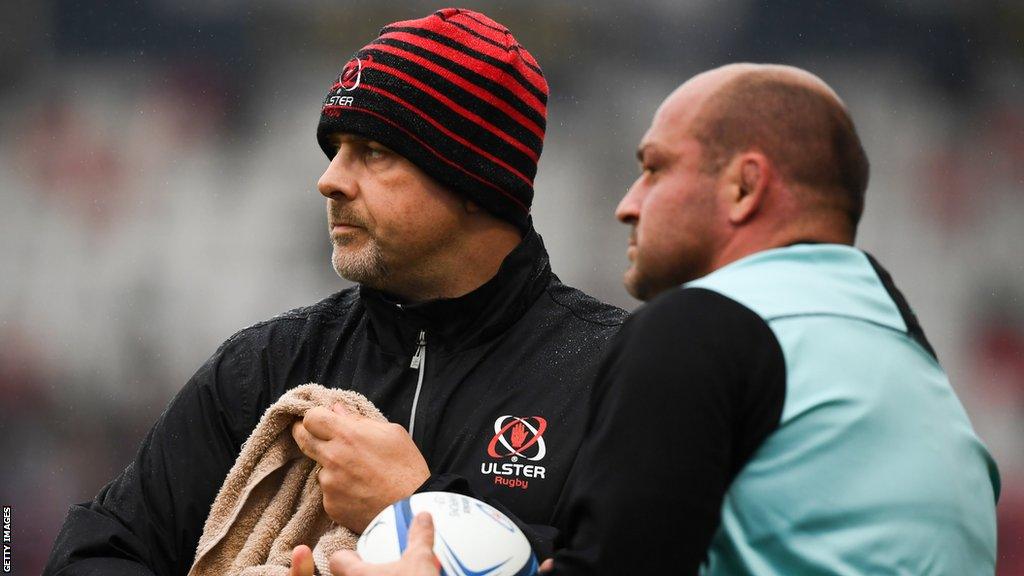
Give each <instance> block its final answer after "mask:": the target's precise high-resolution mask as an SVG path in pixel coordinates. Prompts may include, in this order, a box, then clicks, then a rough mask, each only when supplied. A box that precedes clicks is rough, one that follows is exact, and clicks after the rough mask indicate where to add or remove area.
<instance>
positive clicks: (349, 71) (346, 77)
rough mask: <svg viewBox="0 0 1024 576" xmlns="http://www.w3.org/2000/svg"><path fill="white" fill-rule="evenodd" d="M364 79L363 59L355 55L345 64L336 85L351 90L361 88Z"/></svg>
mask: <svg viewBox="0 0 1024 576" xmlns="http://www.w3.org/2000/svg"><path fill="white" fill-rule="evenodd" d="M362 80H363V61H362V60H360V59H359V57H358V56H357V57H355V58H353V59H351V60H349V61H348V64H345V68H344V70H342V71H341V76H338V83H337V84H336V85H335V86H336V88H338V89H340V90H344V91H346V92H351V91H353V90H355V89H356V88H359V83H360V82H362Z"/></svg>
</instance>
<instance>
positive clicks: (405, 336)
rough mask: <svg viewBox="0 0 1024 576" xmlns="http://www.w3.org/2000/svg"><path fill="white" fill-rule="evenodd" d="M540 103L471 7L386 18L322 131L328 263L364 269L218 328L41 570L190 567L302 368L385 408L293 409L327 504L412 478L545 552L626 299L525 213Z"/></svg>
mask: <svg viewBox="0 0 1024 576" xmlns="http://www.w3.org/2000/svg"><path fill="white" fill-rule="evenodd" d="M546 100H547V84H546V83H545V81H544V76H543V74H542V72H541V70H540V67H539V66H538V65H537V63H536V61H535V60H534V59H533V57H532V56H531V55H530V54H529V52H527V51H526V49H525V48H523V47H522V46H521V45H519V43H518V42H517V41H516V40H515V38H514V37H513V36H512V35H511V33H509V31H508V30H507V29H506V28H505V27H504V26H502V25H501V24H498V23H497V22H495V21H493V20H491V19H489V18H488V17H486V16H484V15H482V14H479V13H476V12H470V11H466V10H457V9H445V10H440V11H438V12H436V13H434V14H431V15H429V16H427V17H425V18H421V19H419V20H410V21H404V22H397V23H394V24H391V25H389V26H387V27H385V28H384V29H383V30H382V31H381V34H380V36H379V38H377V39H376V40H374V41H373V42H371V43H370V44H369V45H367V46H366V47H365V48H363V49H362V50H360V51H358V52H357V53H356V54H355V56H354V57H352V58H351V60H349V61H348V62H347V63H346V64H345V66H344V68H343V69H342V72H341V74H340V75H339V77H338V79H337V81H336V82H335V83H334V84H333V85H332V86H331V88H330V90H329V92H328V94H327V97H326V99H325V101H324V104H323V107H322V114H321V118H320V122H319V126H318V129H317V139H318V141H319V143H320V146H321V147H322V148H323V150H324V152H325V153H326V154H327V156H328V158H329V159H330V165H329V166H328V168H327V170H326V171H325V172H324V174H323V176H322V177H321V178H320V181H319V184H318V188H319V191H320V193H321V194H322V195H323V196H324V197H326V202H327V218H328V224H329V228H330V236H331V240H332V242H333V245H334V252H333V257H332V260H333V263H334V267H335V269H336V270H337V272H338V273H339V275H341V276H342V277H344V278H347V279H350V280H353V281H355V282H357V283H358V285H357V286H355V287H352V288H349V289H346V290H343V291H341V292H339V293H337V294H334V295H333V296H330V297H329V298H327V299H325V300H323V301H321V302H319V303H317V304H314V305H312V306H309V307H306V308H300V309H296V310H292V311H290V312H287V313H285V314H282V315H280V316H277V317H275V318H273V319H270V320H268V321H265V322H261V323H259V324H256V325H254V326H251V327H249V328H246V329H244V330H242V331H241V332H238V333H237V334H235V335H234V336H232V337H231V338H229V339H228V340H227V341H226V342H225V343H224V344H223V345H222V346H221V347H220V348H219V349H218V350H217V351H216V352H215V353H214V355H213V356H212V357H211V358H210V360H209V361H208V362H207V363H206V364H205V365H203V366H202V367H201V368H200V369H199V371H198V372H197V373H196V374H195V376H193V378H192V379H191V380H190V381H189V382H188V384H187V385H186V386H185V388H184V389H183V390H182V391H181V392H180V393H179V394H178V395H177V397H176V398H175V399H174V400H173V401H172V402H171V404H170V406H169V407H168V408H167V410H166V411H165V412H164V413H163V414H162V415H161V417H160V419H159V421H158V422H157V423H156V425H155V426H154V427H153V429H152V430H151V431H150V433H149V435H148V436H147V437H146V439H145V440H144V442H143V443H142V446H141V447H140V449H139V451H138V455H137V457H136V458H135V460H134V461H133V462H132V463H131V464H129V466H128V468H127V469H126V470H125V471H124V472H123V473H122V474H121V475H119V476H118V477H117V478H115V479H114V480H113V481H112V482H111V483H110V484H108V485H107V486H106V487H105V488H103V490H102V491H101V492H100V493H99V495H98V496H97V497H96V498H95V499H94V500H93V501H92V502H89V503H85V504H81V505H76V506H73V507H72V508H71V510H70V512H69V514H68V517H67V520H66V521H65V524H64V527H63V530H62V531H61V533H60V535H59V536H58V538H57V541H56V543H55V546H54V550H53V553H52V555H51V558H50V562H49V565H48V567H47V569H46V573H47V574H62V575H70V574H94V573H96V574H99V573H102V574H154V573H155V574H185V573H186V572H187V571H188V570H189V567H190V566H191V564H192V560H193V556H194V554H195V550H196V544H197V542H198V540H199V536H200V534H201V533H202V530H203V523H204V520H205V519H206V516H207V513H208V512H209V510H210V504H211V503H212V501H213V499H214V497H215V496H216V494H217V491H218V489H219V488H220V486H221V483H222V481H223V480H224V478H225V476H226V475H227V473H228V471H229V469H230V467H231V466H232V464H233V463H234V461H235V458H236V456H237V455H238V453H239V450H240V447H241V444H242V443H243V442H244V441H245V440H246V438H247V437H248V436H249V434H250V432H251V431H252V430H253V428H254V427H255V425H256V424H257V422H258V420H259V418H260V416H261V415H262V414H263V412H264V411H265V410H266V408H267V407H268V406H269V405H271V404H272V403H273V402H274V401H275V400H276V399H277V398H278V397H280V396H281V395H282V394H283V393H284V392H286V391H287V390H289V389H291V388H293V387H295V386H297V385H300V384H304V383H307V382H317V383H320V384H322V385H325V386H329V387H336V388H345V389H352V390H355V391H358V392H361V393H362V394H364V395H366V397H367V398H369V399H370V400H371V401H372V402H373V403H374V404H376V406H377V407H378V408H380V410H381V411H382V412H383V413H384V415H385V416H387V418H388V419H389V420H390V421H391V422H392V424H390V425H387V424H376V423H373V422H370V421H368V420H365V419H362V418H359V417H357V416H354V415H351V414H347V413H345V412H343V411H339V412H334V411H331V410H327V409H315V410H312V411H310V412H309V413H307V415H306V417H305V419H304V420H303V421H301V422H298V423H296V425H295V426H294V428H293V431H292V432H293V435H294V437H295V440H296V442H297V443H298V445H299V446H300V448H301V449H302V450H303V451H304V452H305V453H306V454H307V455H309V456H310V457H312V458H313V459H315V460H316V461H317V462H318V463H319V464H320V465H321V466H322V470H321V471H320V472H319V476H318V477H319V480H320V483H321V485H322V487H323V489H324V506H325V509H326V510H327V512H328V514H329V515H330V516H331V517H332V518H333V519H334V520H335V521H336V522H338V523H339V524H342V525H344V526H347V527H349V528H351V529H353V530H355V531H356V532H360V531H362V530H363V529H364V528H365V527H366V525H367V523H368V522H369V520H370V519H372V517H373V516H374V515H375V514H376V513H377V512H379V511H380V510H382V509H383V508H385V507H386V506H387V505H389V504H391V503H392V502H394V501H396V500H398V499H400V498H403V497H406V496H409V495H411V494H412V493H414V492H416V491H425V490H449V491H458V492H462V493H466V494H472V495H475V496H477V497H479V498H483V499H486V500H488V501H490V502H492V503H494V504H496V505H497V506H499V507H501V508H503V509H504V510H505V511H507V512H508V513H509V514H510V515H511V516H513V517H514V518H516V519H517V521H518V522H520V524H521V525H522V526H523V527H524V529H525V530H526V531H527V533H528V534H529V535H530V537H531V539H532V541H533V543H534V546H535V548H536V549H537V551H538V553H539V555H540V556H541V557H544V556H545V555H546V553H547V548H548V546H550V540H551V538H552V537H553V530H552V529H550V528H546V526H548V525H550V524H551V523H552V522H551V517H552V512H553V510H554V508H555V504H556V501H557V499H558V496H559V494H560V493H561V491H562V484H563V482H564V480H565V478H566V475H567V474H568V471H569V468H570V465H571V463H572V460H573V458H574V456H575V454H576V450H577V447H578V446H579V444H580V442H581V439H582V436H583V432H584V428H585V426H586V421H587V410H586V408H585V407H586V406H587V405H588V404H589V394H590V389H589V388H588V387H587V386H586V384H587V383H588V382H589V381H590V380H591V379H592V378H593V376H594V373H595V372H596V363H597V361H598V359H599V358H600V357H601V355H602V352H603V350H604V348H605V346H606V345H607V343H608V342H609V341H610V339H611V337H612V336H613V335H614V333H615V332H616V331H617V330H618V328H619V326H620V325H621V323H622V322H623V320H624V316H625V314H624V312H623V311H621V310H619V309H616V308H614V307H612V306H609V305H606V304H603V303H601V302H598V301H597V300H594V299H593V298H590V297H589V296H587V295H586V294H583V293H582V292H580V291H578V290H576V289H574V288H570V287H568V286H566V285H564V284H562V283H561V282H560V281H559V280H558V278H557V277H556V276H555V275H554V274H553V273H552V271H551V268H550V266H549V263H548V256H547V253H546V251H545V249H544V246H543V243H542V242H541V238H540V236H539V235H538V234H537V233H536V232H535V231H534V230H533V227H532V223H531V219H530V205H531V202H532V198H533V179H534V175H535V174H536V167H537V161H538V160H539V158H540V154H541V147H542V144H543V139H544V129H545V120H546ZM306 544H312V543H306Z"/></svg>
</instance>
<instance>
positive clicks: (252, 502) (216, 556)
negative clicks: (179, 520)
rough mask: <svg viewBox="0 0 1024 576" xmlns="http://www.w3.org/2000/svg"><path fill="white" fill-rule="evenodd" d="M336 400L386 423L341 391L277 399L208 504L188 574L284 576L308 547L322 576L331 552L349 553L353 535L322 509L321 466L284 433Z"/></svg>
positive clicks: (295, 392)
mask: <svg viewBox="0 0 1024 576" xmlns="http://www.w3.org/2000/svg"><path fill="white" fill-rule="evenodd" d="M338 402H340V403H341V404H343V405H344V406H346V407H348V408H349V409H350V410H353V411H354V412H356V413H358V414H361V415H363V416H367V417H369V418H373V419H375V420H380V421H382V422H383V421H385V419H384V416H383V415H382V414H381V413H380V411H379V410H377V408H376V407H375V406H374V405H373V404H371V403H370V401H369V400H367V399H366V398H365V397H363V396H362V395H361V394H358V393H356V392H351V391H348V390H331V389H328V388H324V387H323V386H320V385H318V384H304V385H302V386H297V387H295V388H293V389H292V390H291V391H289V392H288V393H287V394H285V395H283V396H281V398H280V399H278V401H277V402H275V403H274V404H273V405H272V406H270V407H269V408H267V411H266V412H265V413H264V414H263V418H261V419H260V423H259V424H258V425H257V426H256V429H255V430H253V432H252V434H251V435H250V436H249V439H248V440H246V441H245V444H243V445H242V452H241V454H239V455H238V459H237V460H235V465H234V466H233V467H232V468H231V472H229V473H228V476H227V478H226V479H225V480H224V484H223V485H222V486H221V488H220V492H219V493H218V494H217V498H216V499H215V500H214V501H213V506H212V507H211V508H210V515H209V517H207V519H206V525H205V526H204V527H203V535H202V536H201V537H200V538H199V546H198V549H197V550H196V559H195V562H193V563H192V569H191V570H189V576H204V575H209V576H236V575H237V576H287V574H288V567H289V566H290V565H291V553H292V549H293V548H294V547H295V546H298V545H299V544H306V545H308V546H309V547H311V548H313V561H314V563H315V564H316V568H317V570H318V571H319V573H320V574H323V575H327V574H330V571H329V569H328V559H329V558H330V556H331V554H333V553H334V552H336V551H338V550H342V549H353V548H355V544H356V539H357V537H356V535H355V534H353V533H352V532H351V531H349V530H348V529H347V528H344V527H342V526H338V525H336V524H334V523H333V522H332V521H331V519H330V517H329V516H327V513H326V512H325V511H324V505H323V492H322V491H321V490H320V483H319V482H318V481H317V478H316V473H317V472H318V471H319V469H320V468H319V466H318V465H317V464H316V463H315V462H314V461H313V460H311V459H310V458H307V457H306V456H305V455H304V454H303V453H302V452H301V451H300V450H299V447H298V445H296V444H295V440H293V439H292V432H291V425H292V423H293V422H295V420H296V419H297V418H301V417H302V416H303V414H305V413H306V411H307V410H309V409H310V408H313V407H314V406H324V407H327V408H330V407H331V406H333V405H334V404H335V403H338Z"/></svg>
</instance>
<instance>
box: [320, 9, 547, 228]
mask: <svg viewBox="0 0 1024 576" xmlns="http://www.w3.org/2000/svg"><path fill="white" fill-rule="evenodd" d="M547 97H548V86H547V82H546V81H545V80H544V74H543V72H542V71H541V69H540V66H539V65H538V64H537V61H536V60H534V58H533V56H532V55H531V54H530V53H529V52H527V50H526V49H525V48H523V47H522V46H521V45H520V44H519V43H518V42H517V41H516V39H515V38H514V37H513V36H512V34H511V32H509V31H508V29H507V28H505V27H504V26H502V25H501V24H499V23H497V22H495V21H494V20H491V19H490V18H488V17H487V16H484V15H483V14H480V13H479V12H473V11H470V10H461V9H457V8H446V9H444V10H439V11H437V12H435V13H433V14H431V15H430V16H427V17H426V18H420V19H418V20H407V21H402V22H394V23H392V24H389V25H388V26H385V27H384V28H383V29H382V30H381V33H380V36H379V37H378V38H377V39H375V40H374V41H372V42H370V44H368V45H367V46H365V47H364V48H363V49H361V50H360V51H359V52H358V53H356V55H355V56H354V57H353V58H352V59H351V60H349V61H348V62H347V63H346V64H345V67H344V68H343V69H342V71H341V74H339V76H338V80H337V81H336V82H335V83H334V84H333V85H332V86H331V89H330V90H329V91H328V93H327V96H326V98H325V99H324V103H323V107H322V110H321V115H320V123H319V125H318V127H317V139H318V140H319V142H320V146H321V148H323V150H324V152H325V153H326V154H327V155H328V156H329V157H330V156H332V155H333V153H334V151H333V149H332V148H331V147H330V145H329V143H328V138H327V136H329V135H330V134H332V133H338V132H349V133H354V134H359V135H361V136H364V137H366V138H370V139H372V140H376V141H378V142H380V143H381V144H384V145H385V146H387V147H389V148H391V149H392V150H394V151H395V152H397V153H399V154H401V155H403V156H405V157H406V158H408V159H409V160H410V161H411V162H413V163H414V164H416V165H417V166H419V167H420V169H422V170H423V171H424V172H426V173H427V174H429V175H430V176H431V177H433V178H434V179H435V180H437V181H439V182H441V183H442V184H444V185H445V186H447V187H448V188H450V189H451V190H452V191H453V192H457V193H460V194H463V195H465V196H467V197H469V198H471V199H472V200H474V201H475V202H477V203H478V204H480V205H481V206H483V207H484V208H485V209H487V210H488V211H490V212H491V213H493V214H495V215H496V216H498V217H501V218H504V219H506V220H509V221H511V222H513V223H514V224H516V225H518V226H519V227H520V228H526V227H527V226H528V222H529V212H530V205H531V203H532V201H533V179H534V177H535V176H536V174H537V162H538V160H539V159H540V154H541V150H542V148H543V144H544V131H545V128H546V122H547Z"/></svg>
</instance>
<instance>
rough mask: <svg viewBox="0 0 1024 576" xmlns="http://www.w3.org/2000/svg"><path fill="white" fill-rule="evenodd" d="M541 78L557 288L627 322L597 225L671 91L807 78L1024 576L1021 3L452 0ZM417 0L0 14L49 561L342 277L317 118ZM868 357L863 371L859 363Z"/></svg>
mask: <svg viewBox="0 0 1024 576" xmlns="http://www.w3.org/2000/svg"><path fill="white" fill-rule="evenodd" d="M462 4H463V5H465V6H466V7H471V8H476V9H480V10H483V11H485V12H487V13H488V14H489V15H491V16H493V17H494V18H496V19H497V20H499V21H501V22H503V23H505V24H506V25H508V26H509V27H510V28H511V29H512V31H513V33H515V35H516V36H517V37H518V38H519V39H520V40H521V41H522V42H523V43H524V44H525V45H526V46H527V47H528V48H529V49H530V50H531V51H532V52H533V53H534V54H535V55H536V56H537V58H538V60H540V62H541V65H542V66H543V68H544V70H545V72H546V74H547V78H548V81H549V83H550V86H551V94H552V97H551V102H550V110H549V126H548V138H547V143H546V146H545V153H544V157H543V159H542V161H541V164H540V173H539V176H538V179H537V186H536V189H537V197H536V201H535V209H534V213H535V220H536V224H537V228H538V229H539V231H540V232H541V234H542V235H543V236H544V238H545V240H546V242H547V244H548V247H549V249H550V251H551V254H552V259H553V264H554V267H555V270H556V271H557V272H558V273H559V274H560V275H561V276H562V278H563V279H564V280H566V281H567V282H569V283H571V284H574V285H577V286H579V287H581V288H583V289H585V290H587V291H589V292H591V293H593V294H595V295H598V296H600V297H602V298H604V299H607V300H610V301H612V302H615V303H618V304H620V305H623V306H626V307H629V308H633V307H635V306H636V305H637V303H636V302H635V301H633V300H631V299H630V298H629V297H628V296H627V295H626V293H625V292H624V290H623V289H622V288H621V285H620V277H621V272H622V270H623V268H624V265H625V258H624V246H625V240H626V236H627V230H626V228H625V227H623V226H621V225H618V224H616V223H615V222H614V220H613V217H612V211H613V209H614V207H615V204H616V203H617V201H618V199H619V197H620V196H621V194H622V193H623V191H624V190H625V188H626V187H627V186H628V185H629V183H630V182H631V181H632V179H633V178H634V176H635V174H636V170H637V169H636V167H635V162H634V160H633V150H634V148H635V145H636V143H637V141H638V139H639V137H640V136H641V135H642V133H643V131H644V130H645V129H646V127H647V124H648V121H649V119H650V117H651V115H652V113H653V111H654V109H655V108H656V106H657V105H658V103H659V102H660V101H661V99H662V98H663V97H664V96H666V95H667V94H668V92H669V91H670V90H671V89H672V88H674V87H675V86H676V85H677V84H679V83H680V82H682V81H683V80H685V79H686V78H687V77H689V76H690V75H692V74H694V73H696V72H698V71H701V70H703V69H706V68H709V67H712V66H715V65H718V64H723V63H726V62H730V61H738V60H750V61H762V62H764V61H775V62H785V63H791V64H796V65H799V66H803V67H806V68H809V69H810V70H812V71H814V72H816V73H818V74H819V75H821V76H822V77H823V78H824V79H825V80H826V81H828V82H830V83H831V84H832V85H833V86H834V87H835V88H836V89H837V90H838V92H839V93H840V94H841V95H842V96H843V97H844V99H845V100H846V101H847V103H848V104H849V106H850V108H851V110H852V113H853V116H854V119H855V121H856V122H857V125H858V126H859V129H860V132H861V135H862V137H863V139H864V143H865V146H866V148H867V150H868V153H869V156H870V158H871V161H872V181H871V186H870V189H869V192H868V196H869V197H868V207H867V212H866V214H865V218H864V222H863V225H862V227H861V232H860V238H859V244H860V246H861V247H862V248H864V249H867V250H869V251H871V252H873V253H874V254H875V255H876V256H877V257H878V258H879V259H880V260H881V261H882V262H883V263H885V264H886V265H887V266H888V267H889V268H890V269H891V270H892V272H893V274H894V275H895V277H896V279H897V282H899V283H900V284H901V285H902V287H903V289H904V291H905V292H906V293H907V295H908V297H909V299H910V301H911V303H912V304H914V305H915V307H916V309H917V312H918V314H919V316H920V317H921V319H922V322H923V324H924V326H925V329H926V330H927V331H928V333H929V335H930V337H931V339H932V341H933V344H934V345H935V347H936V348H937V350H938V352H939V356H940V358H941V360H942V361H943V364H944V365H945V367H946V369H947V370H948V372H949V373H950V375H951V377H952V379H953V383H954V386H955V388H956V390H957V392H958V393H959V394H960V397H961V399H962V400H963V402H964V404H965V405H966V407H967V410H968V412H969V413H970V415H971V419H972V421H973V423H974V425H975V427H976V428H977V430H978V431H979V433H980V435H981V436H982V438H984V440H985V441H986V443H987V444H988V446H989V447H990V449H991V450H992V452H993V453H994V455H995V457H996V459H997V460H998V462H999V466H1000V469H1001V471H1002V476H1003V493H1002V498H1001V501H1000V504H999V517H1000V559H999V563H1000V565H999V573H1000V574H1003V575H1010V574H1024V483H1022V482H1021V480H1022V479H1024V248H1022V243H1024V227H1022V222H1024V4H1022V3H1020V2H1018V1H1012V0H1006V1H991V0H990V1H978V2H939V1H930V0H913V1H908V2H883V1H881V0H877V1H847V2H841V1H836V2H813V3H811V2H795V1H776V2H755V1H752V0H729V1H722V0H695V1H688V2H676V1H671V0H656V1H651V2H646V3H629V4H628V5H627V3H622V2H588V3H582V2H581V3H575V2H565V1H551V0H544V1H542V0H523V1H518V2H508V3H499V2H475V1H468V0H467V1H466V2H463V3H462ZM442 6H443V5H442V4H436V3H427V2H419V1H416V2H401V3H399V2H388V3H385V2H373V1H369V0H360V1H351V2H338V1H328V0H306V1H298V2H296V1H290V0H263V1H256V2H250V1H243V0H174V1H172V0H149V1H142V2H138V1H131V2H129V1H125V0H115V1H109V2H95V3H92V2H77V1H72V0H50V1H40V2H24V3H20V6H18V7H16V8H14V7H10V8H8V9H7V10H5V13H4V18H3V19H0V109H2V110H3V114H0V199H2V204H0V398H2V400H0V402H2V404H0V455H2V456H3V460H2V462H0V499H2V502H0V504H3V505H5V506H12V507H13V524H14V525H13V528H14V537H13V540H14V541H13V545H14V550H13V553H14V561H15V564H14V568H15V573H17V574H32V573H38V572H39V571H40V570H41V569H42V566H43V564H44V562H45V558H46V556H47V554H48V551H49V549H50V546H51V543H52V541H53V538H54V536H55V535H56V532H57V530H58V528H59V526H60V524H61V522H62V520H63V517H64V514H65V512H66V510H67V506H68V505H69V504H70V503H72V502H79V501H84V500H88V499H90V498H92V496H93V495H94V494H95V493H96V492H97V491H98V490H99V489H100V487H101V486H102V485H103V484H104V483H105V482H106V481H107V480H108V479H110V478H111V477H112V476H113V475H115V474H117V473H118V472H119V471H120V470H121V469H122V468H123V466H124V465H125V464H126V463H127V462H128V460H129V458H130V457H131V456H132V454H133V452H134V450H135V447H136V445H137V444H138V442H139V441H140V440H141V438H142V436H143V435H144V434H145V432H146V430H147V429H148V427H149V426H150V424H151V423H152V422H153V421H154V419H155V418H156V416H157V415H158V414H159V412H160V411H161V410H162V408H163V407H164V405H165V404H166V403H167V402H168V400H169V399H170V398H171V396H172V395H173V394H174V393H175V391H176V390H177V389H178V388H179V387H180V386H181V385H182V384H183V383H184V382H185V381H186V380H187V378H188V377H189V376H190V375H191V373H192V372H193V371H194V370H195V369H196V368H197V367H198V366H199V365H200V364H201V363H202V362H203V361H204V360H205V359H206V358H207V357H208V356H209V354H211V353H212V352H213V350H214V349H215V348H216V347H217V345H218V344H219V343H220V342H221V341H222V340H223V339H225V338H226V337H227V336H229V335H230V334H232V333H233V332H235V331H236V330H238V329H240V328H242V327H244V326H246V325H248V324H251V323H253V322H256V321H258V320H261V319H264V318H267V317H269V316H272V315H274V314H276V313H279V312H281V311H284V310H287V309H289V308H292V307H296V306H301V305H305V304H308V303H312V302H315V301H317V300H319V299H321V298H322V297H324V296H326V295H327V294H329V293H331V292H333V291H336V290H338V289H340V288H341V287H343V286H344V283H343V282H341V281H340V280H339V279H338V278H337V277H336V276H335V275H334V273H333V271H332V269H331V267H330V265H329V252H330V247H329V242H328V237H327V230H326V225H325V220H324V216H323V202H322V199H321V198H320V196H319V195H318V194H317V193H316V190H315V183H316V180H317V178H318V177H319V175H320V173H321V171H322V170H323V169H324V168H325V167H326V164H327V161H326V159H325V158H324V157H323V155H322V153H321V152H320V150H319V149H318V147H317V145H316V141H315V138H314V129H315V124H316V121H317V117H318V111H319V106H320V102H321V99H322V97H323V95H324V94H325V92H326V89H327V88H328V86H329V85H330V83H331V81H332V80H333V79H334V77H335V76H336V74H337V73H338V71H339V69H340V67H341V66H342V65H343V64H344V62H345V61H346V60H347V59H348V58H349V56H350V54H351V53H352V52H354V51H355V50H356V49H358V48H359V47H361V46H362V45H363V44H364V43H365V42H367V41H368V40H369V39H371V38H372V37H374V36H375V35H376V33H377V31H378V29H379V28H380V27H381V26H382V25H384V24H385V23H387V22H390V21H393V20H398V19H406V18H411V17H419V16H422V15H424V14H426V13H429V12H430V11H433V10H435V9H437V8H440V7H442ZM865 361H870V359H865Z"/></svg>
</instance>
